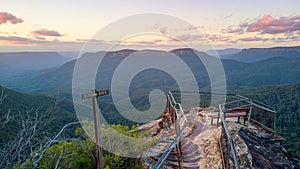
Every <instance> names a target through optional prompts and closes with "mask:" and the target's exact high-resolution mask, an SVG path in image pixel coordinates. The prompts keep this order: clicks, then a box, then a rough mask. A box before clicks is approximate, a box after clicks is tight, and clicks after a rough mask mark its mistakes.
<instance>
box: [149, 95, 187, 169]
mask: <svg viewBox="0 0 300 169" xmlns="http://www.w3.org/2000/svg"><path fill="white" fill-rule="evenodd" d="M167 100H168V107H167V109H169V110H168V111H170V112H174V115H173V116H174V117H175V120H174V123H173V125H175V131H176V136H175V137H174V140H173V141H172V142H171V143H170V145H169V146H168V147H167V148H166V149H165V150H164V152H163V153H162V155H161V156H160V157H159V158H158V160H157V161H155V162H154V161H151V160H149V159H147V158H146V159H145V162H146V163H147V164H148V165H149V166H151V168H153V169H159V168H162V166H163V164H164V163H165V161H166V160H167V158H168V156H169V154H170V153H171V152H172V150H173V149H174V148H175V146H176V148H177V149H178V148H179V143H180V139H181V138H182V137H183V134H184V129H185V128H186V126H187V125H188V120H187V118H186V116H185V114H184V111H183V109H182V106H181V104H180V103H177V102H176V101H175V99H174V96H173V94H172V92H168V93H167ZM171 116H172V113H171ZM171 118H172V117H171ZM178 151H179V150H177V153H178ZM179 159H182V158H179ZM181 162H182V161H180V162H179V163H181Z"/></svg>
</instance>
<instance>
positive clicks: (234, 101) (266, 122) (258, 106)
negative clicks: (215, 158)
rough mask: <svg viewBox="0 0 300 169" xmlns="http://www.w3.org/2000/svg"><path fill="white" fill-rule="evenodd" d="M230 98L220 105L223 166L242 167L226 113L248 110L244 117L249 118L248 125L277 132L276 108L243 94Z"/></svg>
mask: <svg viewBox="0 0 300 169" xmlns="http://www.w3.org/2000/svg"><path fill="white" fill-rule="evenodd" d="M228 100H230V101H228V102H226V103H224V104H220V105H219V114H218V117H220V118H221V123H222V132H221V138H220V143H221V145H222V146H221V151H222V158H223V166H224V168H226V169H227V168H232V167H235V168H237V169H238V168H239V167H240V166H239V159H238V156H237V154H236V150H235V146H234V142H233V140H232V138H231V135H230V132H229V130H228V126H227V123H226V113H228V112H234V111H247V115H246V116H245V117H244V118H247V120H248V124H247V125H249V124H251V125H255V126H258V127H260V128H262V129H265V130H267V131H269V132H275V121H276V110H275V108H273V107H271V106H269V105H266V104H264V103H261V102H259V101H256V100H252V99H249V98H247V97H244V96H241V95H236V96H231V98H229V99H228ZM245 120H246V119H245ZM232 165H233V166H232Z"/></svg>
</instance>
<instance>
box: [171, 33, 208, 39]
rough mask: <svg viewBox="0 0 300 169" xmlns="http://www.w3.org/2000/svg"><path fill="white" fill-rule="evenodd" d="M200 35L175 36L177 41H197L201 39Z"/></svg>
mask: <svg viewBox="0 0 300 169" xmlns="http://www.w3.org/2000/svg"><path fill="white" fill-rule="evenodd" d="M202 38H203V36H202V35H191V34H182V35H178V36H176V37H175V39H177V40H179V41H197V40H200V39H202Z"/></svg>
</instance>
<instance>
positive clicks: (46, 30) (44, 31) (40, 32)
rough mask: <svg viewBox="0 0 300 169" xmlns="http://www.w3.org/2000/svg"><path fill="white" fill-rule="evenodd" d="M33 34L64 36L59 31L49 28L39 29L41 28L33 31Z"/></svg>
mask: <svg viewBox="0 0 300 169" xmlns="http://www.w3.org/2000/svg"><path fill="white" fill-rule="evenodd" d="M31 35H33V36H55V37H61V36H63V35H62V34H60V33H59V32H58V31H55V30H48V29H39V30H35V31H32V32H31Z"/></svg>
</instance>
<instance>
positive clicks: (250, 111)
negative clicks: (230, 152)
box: [247, 100, 253, 127]
mask: <svg viewBox="0 0 300 169" xmlns="http://www.w3.org/2000/svg"><path fill="white" fill-rule="evenodd" d="M252 105H253V103H252V100H250V110H249V116H248V124H247V127H248V126H249V124H250V118H251V115H252V111H253V108H252Z"/></svg>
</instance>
